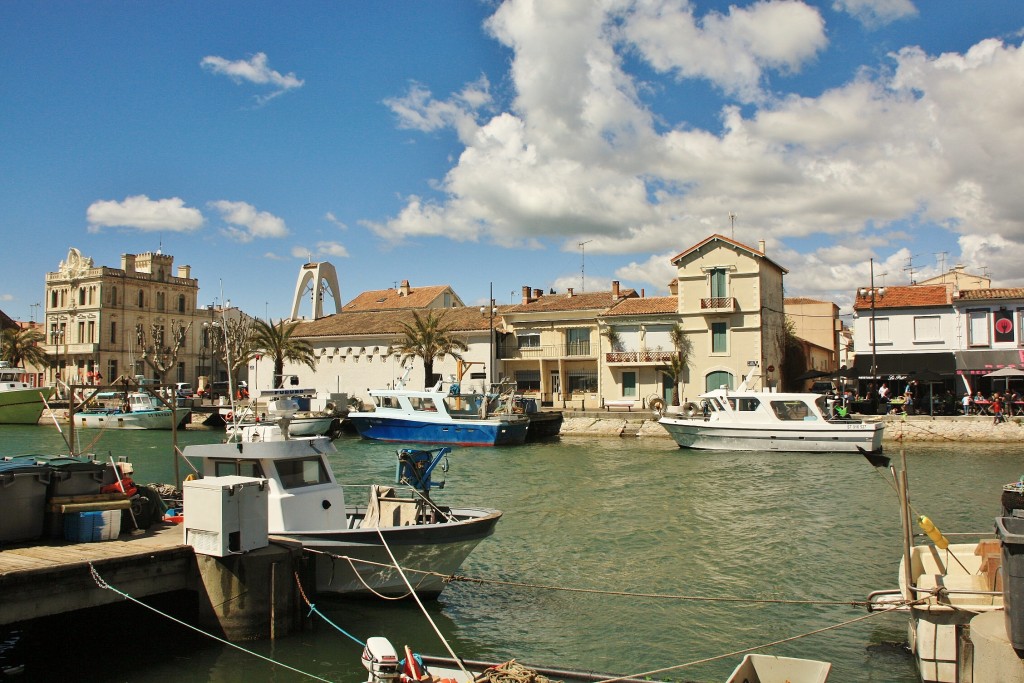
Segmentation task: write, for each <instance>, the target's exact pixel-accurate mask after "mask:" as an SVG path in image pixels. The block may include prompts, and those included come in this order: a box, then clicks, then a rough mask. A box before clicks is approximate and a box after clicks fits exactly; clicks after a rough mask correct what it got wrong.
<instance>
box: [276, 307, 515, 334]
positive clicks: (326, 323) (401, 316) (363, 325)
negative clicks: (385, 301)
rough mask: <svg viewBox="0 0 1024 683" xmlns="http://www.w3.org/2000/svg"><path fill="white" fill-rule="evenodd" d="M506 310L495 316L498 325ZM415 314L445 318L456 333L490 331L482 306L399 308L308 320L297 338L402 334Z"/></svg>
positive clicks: (302, 323) (299, 328) (489, 320)
mask: <svg viewBox="0 0 1024 683" xmlns="http://www.w3.org/2000/svg"><path fill="white" fill-rule="evenodd" d="M502 310H503V307H500V306H499V307H498V311H499V313H498V314H497V315H495V316H494V323H495V324H497V323H498V316H499V315H501V311H502ZM413 313H419V314H420V317H421V318H423V317H425V316H427V315H428V314H435V315H436V314H441V315H443V316H444V318H443V324H444V325H447V326H449V327H450V328H451V329H452V330H453V331H456V332H475V331H479V330H486V329H487V326H488V324H489V323H490V322H491V319H490V316H487V315H481V314H480V308H479V307H473V306H460V307H459V308H431V309H420V310H418V311H413V310H409V309H399V310H390V311H355V312H346V311H343V312H341V313H335V314H334V315H329V316H326V317H324V318H320V319H319V320H308V321H302V322H300V323H299V327H298V328H296V330H295V336H296V337H303V338H312V337H342V336H360V335H363V336H366V335H388V334H391V335H396V336H400V335H402V333H403V332H402V323H406V324H408V325H412V324H413Z"/></svg>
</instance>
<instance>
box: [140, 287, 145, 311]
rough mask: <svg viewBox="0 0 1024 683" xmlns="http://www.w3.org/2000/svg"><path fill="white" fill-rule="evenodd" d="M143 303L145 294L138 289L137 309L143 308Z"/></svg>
mask: <svg viewBox="0 0 1024 683" xmlns="http://www.w3.org/2000/svg"><path fill="white" fill-rule="evenodd" d="M145 301H146V299H145V293H144V292H143V291H142V290H141V289H140V290H139V308H142V307H143V306H145V305H146V304H145Z"/></svg>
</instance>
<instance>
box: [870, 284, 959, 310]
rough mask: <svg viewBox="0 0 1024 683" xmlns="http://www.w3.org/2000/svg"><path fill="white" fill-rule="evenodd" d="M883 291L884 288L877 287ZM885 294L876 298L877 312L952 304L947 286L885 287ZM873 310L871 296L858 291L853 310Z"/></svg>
mask: <svg viewBox="0 0 1024 683" xmlns="http://www.w3.org/2000/svg"><path fill="white" fill-rule="evenodd" d="M875 289H876V290H881V289H882V287H876V288H875ZM884 289H885V294H883V295H876V296H875V310H876V311H877V310H879V309H883V308H923V307H928V306H949V305H950V303H951V300H950V292H949V288H948V287H947V286H946V285H907V286H897V287H885V288H884ZM870 309H871V294H870V293H867V291H866V288H865V293H863V294H862V292H861V290H860V289H858V290H857V298H856V299H855V300H854V302H853V310H855V311H866V310H870Z"/></svg>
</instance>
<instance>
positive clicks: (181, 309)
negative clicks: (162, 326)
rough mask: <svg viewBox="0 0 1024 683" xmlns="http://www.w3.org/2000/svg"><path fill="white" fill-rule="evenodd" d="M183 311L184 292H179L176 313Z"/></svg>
mask: <svg viewBox="0 0 1024 683" xmlns="http://www.w3.org/2000/svg"><path fill="white" fill-rule="evenodd" d="M184 312H185V295H184V294H179V295H178V313H184Z"/></svg>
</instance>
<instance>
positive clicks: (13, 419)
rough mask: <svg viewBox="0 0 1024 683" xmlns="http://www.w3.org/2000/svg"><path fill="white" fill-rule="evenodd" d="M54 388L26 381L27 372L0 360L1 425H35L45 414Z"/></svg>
mask: <svg viewBox="0 0 1024 683" xmlns="http://www.w3.org/2000/svg"><path fill="white" fill-rule="evenodd" d="M52 393H53V387H35V386H32V385H31V384H29V383H28V382H26V381H25V370H24V369H23V368H18V367H13V366H12V365H11V364H10V363H8V362H7V361H5V360H0V424H35V423H37V422H38V421H39V417H40V416H41V415H42V414H43V408H45V407H46V400H47V399H49V398H50V395H51V394H52Z"/></svg>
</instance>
